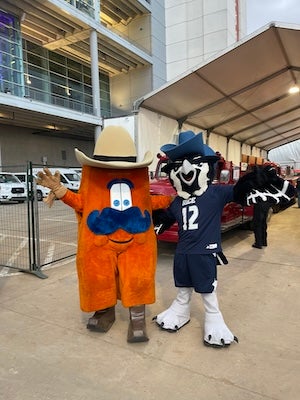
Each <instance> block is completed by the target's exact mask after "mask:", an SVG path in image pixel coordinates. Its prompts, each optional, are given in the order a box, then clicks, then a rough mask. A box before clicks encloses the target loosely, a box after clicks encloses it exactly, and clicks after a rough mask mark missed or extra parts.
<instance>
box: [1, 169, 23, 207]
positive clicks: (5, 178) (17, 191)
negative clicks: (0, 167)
mask: <svg viewBox="0 0 300 400" xmlns="http://www.w3.org/2000/svg"><path fill="white" fill-rule="evenodd" d="M26 199H27V189H26V185H24V183H22V182H21V181H20V180H19V179H18V178H17V177H16V176H15V175H14V174H13V173H12V172H0V202H1V203H6V202H11V201H16V202H18V203H24V201H25V200H26Z"/></svg>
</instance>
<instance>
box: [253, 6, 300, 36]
mask: <svg viewBox="0 0 300 400" xmlns="http://www.w3.org/2000/svg"><path fill="white" fill-rule="evenodd" d="M246 1H247V33H248V34H250V33H252V32H253V31H255V30H257V29H259V28H261V27H262V26H264V25H267V24H268V23H269V22H283V23H292V24H298V25H300V0H246Z"/></svg>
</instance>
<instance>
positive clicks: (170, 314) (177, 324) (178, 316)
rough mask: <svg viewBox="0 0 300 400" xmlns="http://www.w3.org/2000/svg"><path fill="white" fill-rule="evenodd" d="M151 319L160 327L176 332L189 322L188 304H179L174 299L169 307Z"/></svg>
mask: <svg viewBox="0 0 300 400" xmlns="http://www.w3.org/2000/svg"><path fill="white" fill-rule="evenodd" d="M153 320H154V321H155V322H156V323H157V325H158V326H159V327H160V328H162V329H164V330H166V331H169V332H176V331H178V330H179V329H180V328H182V327H183V326H184V325H186V324H187V323H188V322H190V306H189V304H184V305H180V304H178V303H177V302H176V300H174V301H173V303H172V305H171V307H169V308H168V309H167V310H165V311H163V312H162V313H160V314H158V315H157V316H156V317H154V318H153Z"/></svg>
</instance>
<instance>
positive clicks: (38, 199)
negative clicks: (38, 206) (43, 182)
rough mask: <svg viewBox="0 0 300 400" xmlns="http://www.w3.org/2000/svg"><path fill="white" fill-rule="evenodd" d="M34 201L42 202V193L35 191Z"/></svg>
mask: <svg viewBox="0 0 300 400" xmlns="http://www.w3.org/2000/svg"><path fill="white" fill-rule="evenodd" d="M36 199H37V201H42V200H43V193H42V192H41V191H40V190H37V191H36Z"/></svg>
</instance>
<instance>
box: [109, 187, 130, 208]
mask: <svg viewBox="0 0 300 400" xmlns="http://www.w3.org/2000/svg"><path fill="white" fill-rule="evenodd" d="M110 206H111V208H114V209H115V210H119V211H124V210H126V209H127V208H129V207H131V206H132V199H131V190H130V187H129V186H128V185H127V184H126V183H115V184H113V185H112V186H111V188H110Z"/></svg>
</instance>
